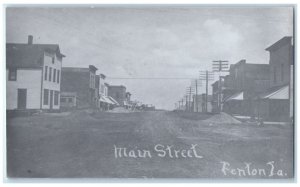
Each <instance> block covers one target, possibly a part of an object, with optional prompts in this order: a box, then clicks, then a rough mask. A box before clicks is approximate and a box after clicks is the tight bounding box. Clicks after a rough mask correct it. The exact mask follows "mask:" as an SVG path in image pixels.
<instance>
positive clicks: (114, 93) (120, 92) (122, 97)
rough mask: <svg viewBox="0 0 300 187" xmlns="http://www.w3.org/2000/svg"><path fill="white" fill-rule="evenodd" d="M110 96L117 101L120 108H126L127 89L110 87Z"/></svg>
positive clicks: (121, 86)
mask: <svg viewBox="0 0 300 187" xmlns="http://www.w3.org/2000/svg"><path fill="white" fill-rule="evenodd" d="M108 96H110V97H112V98H113V99H114V100H116V101H117V102H118V103H119V105H120V106H126V105H127V103H126V101H127V99H126V87H125V86H123V85H120V86H117V85H109V86H108Z"/></svg>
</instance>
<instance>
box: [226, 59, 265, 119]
mask: <svg viewBox="0 0 300 187" xmlns="http://www.w3.org/2000/svg"><path fill="white" fill-rule="evenodd" d="M269 70H270V69H269V65H268V64H250V63H246V60H244V59H243V60H240V61H239V62H238V63H236V64H232V65H230V70H229V75H227V76H226V77H225V79H224V87H223V90H222V92H223V95H224V97H223V98H224V99H223V111H225V112H227V113H229V114H236V115H245V116H253V117H254V115H255V114H254V100H255V98H256V97H257V96H258V94H260V93H262V92H263V91H265V90H266V88H268V86H269V74H270V71H269Z"/></svg>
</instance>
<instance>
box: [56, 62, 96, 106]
mask: <svg viewBox="0 0 300 187" xmlns="http://www.w3.org/2000/svg"><path fill="white" fill-rule="evenodd" d="M96 71H97V68H96V67H95V66H93V65H89V67H88V68H75V67H63V68H62V76H61V90H62V93H63V95H65V93H73V94H76V108H97V105H98V93H97V91H98V90H97V88H96ZM70 102H73V101H70Z"/></svg>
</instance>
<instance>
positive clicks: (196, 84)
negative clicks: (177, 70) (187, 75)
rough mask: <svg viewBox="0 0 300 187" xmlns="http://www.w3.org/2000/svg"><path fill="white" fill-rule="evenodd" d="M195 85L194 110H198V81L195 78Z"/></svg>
mask: <svg viewBox="0 0 300 187" xmlns="http://www.w3.org/2000/svg"><path fill="white" fill-rule="evenodd" d="M195 86H196V96H195V102H196V112H198V81H197V79H196V80H195Z"/></svg>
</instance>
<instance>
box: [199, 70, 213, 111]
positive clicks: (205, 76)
mask: <svg viewBox="0 0 300 187" xmlns="http://www.w3.org/2000/svg"><path fill="white" fill-rule="evenodd" d="M200 80H205V82H206V87H205V105H204V111H205V112H208V109H207V103H208V82H209V81H213V80H214V73H213V72H211V71H207V70H206V71H200Z"/></svg>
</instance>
